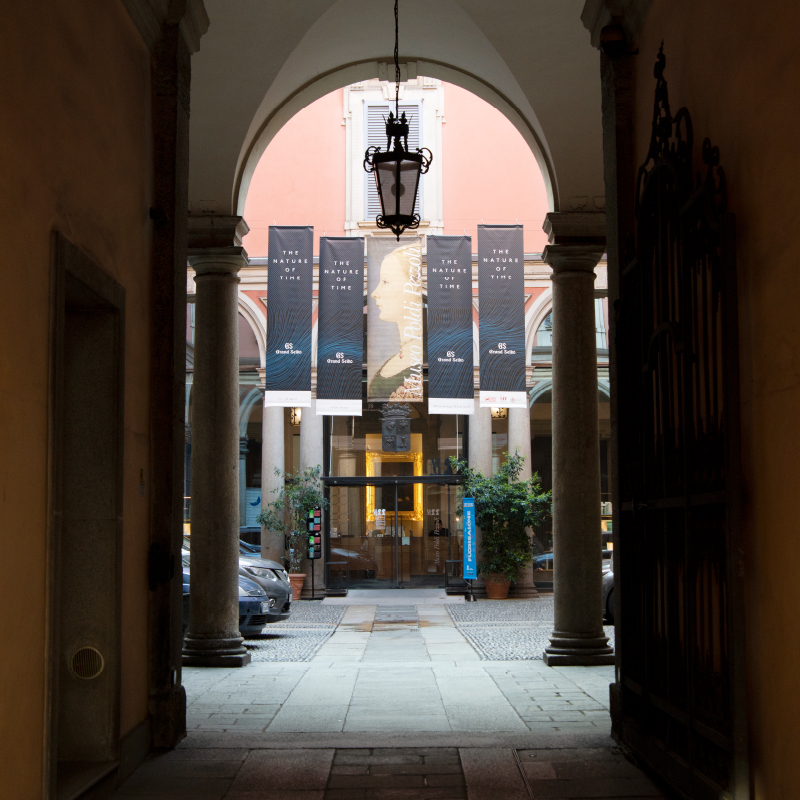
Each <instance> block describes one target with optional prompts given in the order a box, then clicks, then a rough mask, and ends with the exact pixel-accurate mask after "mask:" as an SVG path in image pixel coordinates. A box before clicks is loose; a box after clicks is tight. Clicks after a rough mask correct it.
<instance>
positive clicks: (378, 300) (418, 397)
mask: <svg viewBox="0 0 800 800" xmlns="http://www.w3.org/2000/svg"><path fill="white" fill-rule="evenodd" d="M367 286H368V289H367V301H368V304H367V399H368V400H369V401H370V402H377V403H386V402H398V403H399V402H402V403H421V402H422V399H423V398H422V364H423V359H424V354H423V349H424V346H423V335H422V330H423V317H422V315H423V303H422V246H421V241H420V238H419V237H418V236H413V237H412V236H408V237H405V236H404V237H402V238H401V239H400V241H399V242H398V241H396V240H395V239H390V238H388V237H386V238H383V237H374V238H371V239H370V240H369V245H368V248H367Z"/></svg>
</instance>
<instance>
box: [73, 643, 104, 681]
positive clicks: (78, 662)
mask: <svg viewBox="0 0 800 800" xmlns="http://www.w3.org/2000/svg"><path fill="white" fill-rule="evenodd" d="M104 666H105V661H104V660H103V655H102V653H101V652H100V651H99V650H97V649H96V648H94V647H81V649H80V650H77V651H76V652H75V655H73V656H72V661H71V662H70V670H71V671H72V674H73V675H74V676H75V677H76V678H82V679H83V680H85V681H90V680H91V679H92V678H96V677H97V676H98V675H99V674H100V673H101V672H102V671H103V667H104Z"/></svg>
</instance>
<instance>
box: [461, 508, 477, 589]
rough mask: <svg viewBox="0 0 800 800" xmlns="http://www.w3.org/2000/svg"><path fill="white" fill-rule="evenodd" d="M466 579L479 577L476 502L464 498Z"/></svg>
mask: <svg viewBox="0 0 800 800" xmlns="http://www.w3.org/2000/svg"><path fill="white" fill-rule="evenodd" d="M463 503H464V506H463V507H464V578H465V579H466V580H468V581H469V580H475V578H477V577H478V572H477V568H478V555H477V553H476V552H475V500H474V499H473V498H472V497H465V498H464V501H463Z"/></svg>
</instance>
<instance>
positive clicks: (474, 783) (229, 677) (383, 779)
mask: <svg viewBox="0 0 800 800" xmlns="http://www.w3.org/2000/svg"><path fill="white" fill-rule="evenodd" d="M411 599H412V597H411V596H410V595H408V594H406V595H402V596H398V600H396V601H395V604H394V605H388V604H386V600H385V599H383V600H382V601H381V603H382V604H380V605H349V606H347V605H343V604H337V605H333V606H332V607H331V606H328V607H326V606H325V605H322V604H319V603H316V604H315V603H312V602H308V603H298V604H297V606H296V608H297V614H296V615H295V614H293V618H292V620H290V621H289V624H287V623H284V624H283V625H282V626H281V627H280V628H278V627H277V626H273V627H272V629H270V631H269V633H268V635H269V639H265V640H256V641H255V642H248V646H251V647H253V651H254V653H256V654H257V655H256V659H254V661H253V662H252V663H250V664H249V665H247V666H246V667H243V668H240V669H202V668H185V669H184V670H183V682H184V685H185V687H186V693H187V703H188V708H187V729H188V736H187V738H186V739H185V740H184V741H183V742H181V744H180V745H179V746H178V748H176V749H175V750H174V751H172V752H170V753H167V754H164V755H159V756H156V757H153V758H151V759H150V760H148V761H147V762H146V763H145V764H144V765H143V766H141V767H140V768H139V769H138V770H137V771H136V772H135V773H134V775H133V776H132V777H131V778H130V779H129V780H128V781H127V782H126V783H125V784H124V785H123V786H122V787H121V788H120V789H119V790H118V792H117V795H116V796H117V797H119V798H127V799H128V800H132V798H141V800H144V798H148V800H161V799H162V798H193V800H279V798H280V800H340V799H341V800H345V799H346V800H384V798H385V800H458V799H459V798H465V799H466V800H499V798H502V800H530V799H531V798H556V797H558V798H591V797H593V798H620V797H625V798H637V797H638V798H645V797H647V798H654V797H657V798H665V797H668V796H669V795H666V794H663V793H662V792H663V790H660V789H659V788H658V787H656V786H655V785H654V784H653V783H651V782H650V781H649V780H648V779H647V778H646V777H645V776H644V775H643V774H642V773H641V772H640V771H639V770H638V769H636V768H634V767H633V766H631V765H630V764H629V763H628V762H627V761H626V760H625V759H624V758H623V756H622V755H621V754H620V753H619V751H618V750H616V749H615V748H614V743H613V741H612V740H611V738H610V735H609V734H610V718H609V713H608V702H609V700H608V685H609V682H610V681H611V680H613V676H614V670H613V668H612V667H556V668H549V667H547V666H546V665H545V664H544V663H543V662H542V661H541V660H538V659H537V658H536V657H535V656H536V654H535V653H532V654H529V655H527V656H526V655H524V653H523V651H522V650H519V652H517V653H516V655H515V656H512V658H511V659H509V658H506V659H504V660H487V655H490V653H491V650H490V649H489V648H487V647H486V646H481V645H480V644H475V639H476V638H477V637H474V636H473V632H474V631H475V630H480V631H484V630H489V631H491V630H495V631H500V632H503V633H510V632H513V631H514V630H524V631H525V632H526V635H528V636H529V633H528V632H530V631H531V630H536V629H537V628H541V630H543V631H547V632H549V630H550V627H551V626H552V622H551V621H549V620H550V619H551V618H552V602H551V601H549V600H548V599H545V598H540V599H536V600H530V601H507V602H499V603H498V602H496V601H495V602H489V601H483V602H480V603H475V604H464V605H460V604H459V605H458V606H452V605H451V604H447V603H444V602H441V603H438V604H437V603H436V602H435V600H436V598H432V599H430V598H426V599H425V602H424V603H422V604H415V603H413V602H411V603H410V602H408V601H409V600H411ZM337 615H338V616H337ZM337 622H338V624H337ZM292 623H293V624H292ZM334 626H335V627H334ZM315 637H317V638H316V639H315ZM526 641H527V645H526V646H527V647H528V652H529V653H530V652H531V650H532V648H533V647H538V644H531V642H532V641H533V640H532V639H531V638H530V636H529V638H528V639H527V640H526ZM471 642H472V643H471ZM504 647H506V648H507V652H511V651H510V650H509V649H508V645H507V644H506V645H504ZM304 648H305V650H304ZM476 648H477V650H478V652H476ZM312 651H313V652H312ZM278 659H280V660H278Z"/></svg>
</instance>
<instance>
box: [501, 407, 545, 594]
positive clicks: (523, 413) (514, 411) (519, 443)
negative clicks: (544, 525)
mask: <svg viewBox="0 0 800 800" xmlns="http://www.w3.org/2000/svg"><path fill="white" fill-rule="evenodd" d="M508 452H509V455H513V454H514V453H515V452H518V453H519V454H520V455H521V456H522V457H523V458H524V459H525V461H524V462H523V464H522V471H521V472H520V474H519V480H521V481H527V480H529V479H530V477H531V475H532V470H531V412H530V408H528V407H527V406H526V407H525V408H509V409H508ZM527 531H528V536H529V537H532V536H533V531H532V530H531V529H530V528H528V529H527ZM508 596H509V597H513V598H515V599H520V598H528V597H538V596H539V592H538V591H537V589H536V587H535V586H534V584H533V565H532V564H529V565H528V566H527V567H525V569H524V570H522V572H520V574H519V578H518V579H517V580H516V581H515V582H514V583H513V584H512V585H511V589H510V590H509V593H508Z"/></svg>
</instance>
